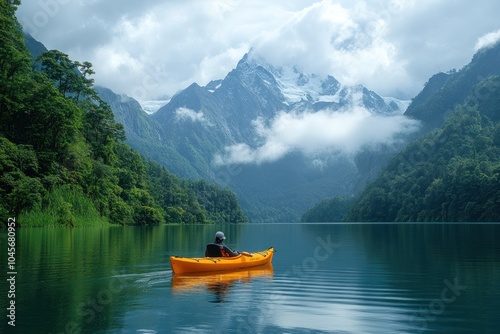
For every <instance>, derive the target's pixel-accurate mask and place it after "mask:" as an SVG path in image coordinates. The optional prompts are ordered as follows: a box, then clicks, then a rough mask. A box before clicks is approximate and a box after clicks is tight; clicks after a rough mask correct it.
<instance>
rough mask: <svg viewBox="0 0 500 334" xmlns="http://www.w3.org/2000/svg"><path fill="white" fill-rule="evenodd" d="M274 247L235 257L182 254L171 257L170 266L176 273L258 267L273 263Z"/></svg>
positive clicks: (243, 253)
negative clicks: (182, 255) (198, 256)
mask: <svg viewBox="0 0 500 334" xmlns="http://www.w3.org/2000/svg"><path fill="white" fill-rule="evenodd" d="M273 254H274V248H273V247H270V248H268V249H266V250H264V251H260V252H255V253H246V252H242V253H240V254H239V255H238V256H233V257H200V258H189V257H180V256H171V257H170V266H171V267H172V271H173V272H174V274H186V273H203V272H211V271H228V270H238V269H246V268H252V267H258V266H262V265H265V264H267V263H271V261H272V259H273Z"/></svg>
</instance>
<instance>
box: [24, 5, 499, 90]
mask: <svg viewBox="0 0 500 334" xmlns="http://www.w3.org/2000/svg"><path fill="white" fill-rule="evenodd" d="M22 2H23V4H22V5H21V7H20V8H19V11H18V14H17V16H18V19H19V21H20V22H21V24H22V25H23V26H24V28H25V30H26V31H27V32H29V33H31V34H32V35H33V36H34V37H35V38H36V39H37V40H39V41H40V42H42V43H43V44H45V46H46V47H47V48H49V49H59V50H61V51H63V52H65V53H67V54H69V56H70V57H71V58H72V59H74V60H79V61H85V60H88V61H90V62H92V63H93V64H94V69H95V70H96V72H97V73H96V75H95V79H96V83H98V84H100V85H104V86H106V87H109V88H111V89H113V90H114V91H115V92H117V93H126V94H128V95H131V96H133V97H135V98H138V99H155V98H159V97H162V96H171V95H173V94H174V93H175V92H176V91H178V90H180V89H183V88H185V87H187V86H188V85H189V84H191V83H192V82H197V83H199V84H201V85H204V84H206V83H208V82H209V81H210V80H213V79H221V78H224V77H225V75H226V74H227V73H228V72H229V71H230V70H231V69H232V68H234V67H235V66H236V64H237V62H238V60H240V59H241V58H242V57H243V55H244V54H245V53H246V52H248V50H249V49H250V48H251V47H253V48H254V49H255V51H256V52H257V53H259V54H261V55H262V56H264V57H265V58H266V59H267V60H268V61H269V62H271V63H273V64H277V65H280V64H285V63H286V64H294V65H297V66H299V67H301V68H302V69H303V70H304V71H305V72H309V73H317V74H325V73H328V74H331V75H333V76H334V77H336V78H337V79H338V80H339V81H340V82H342V83H345V84H363V85H365V86H367V87H368V88H369V89H371V90H374V91H375V92H377V93H378V94H380V95H382V96H393V97H397V98H400V99H409V98H412V97H414V96H415V95H416V94H417V93H418V92H419V91H420V90H421V89H422V86H423V84H424V83H425V82H426V81H427V79H428V78H429V77H430V76H431V75H432V74H434V73H436V72H438V71H447V70H450V69H452V68H457V69H459V68H461V67H463V66H464V65H466V64H467V63H468V62H469V61H470V59H471V58H472V55H473V54H474V52H475V50H476V48H477V46H478V42H479V41H480V39H481V38H482V37H483V36H485V35H487V34H488V33H491V34H490V35H488V38H493V37H495V36H496V37H498V35H499V33H498V32H499V29H500V20H499V13H500V1H492V0H476V1H470V0H456V1H453V0H447V1H446V0H441V1H439V0H419V1H416V0H415V1H413V0H373V1H370V0H366V1H352V0H337V1H333V0H332V1H330V0H324V1H313V0H297V1H296V0H293V1H291V0H273V1H269V0H213V1H212V0H178V1H170V0H30V1H28V0H23V1H22ZM495 32H496V33H495ZM482 40H483V41H484V40H485V38H483V39H482Z"/></svg>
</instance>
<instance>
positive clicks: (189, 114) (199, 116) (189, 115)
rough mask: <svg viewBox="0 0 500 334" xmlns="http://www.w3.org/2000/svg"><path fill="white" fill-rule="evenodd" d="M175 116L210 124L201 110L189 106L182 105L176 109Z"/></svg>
mask: <svg viewBox="0 0 500 334" xmlns="http://www.w3.org/2000/svg"><path fill="white" fill-rule="evenodd" d="M175 118H176V119H177V120H178V121H180V120H189V121H192V122H200V123H202V124H205V125H210V122H209V121H208V120H207V119H206V118H205V115H204V114H203V112H201V111H198V112H196V111H194V110H192V109H189V108H185V107H181V108H178V109H177V110H175Z"/></svg>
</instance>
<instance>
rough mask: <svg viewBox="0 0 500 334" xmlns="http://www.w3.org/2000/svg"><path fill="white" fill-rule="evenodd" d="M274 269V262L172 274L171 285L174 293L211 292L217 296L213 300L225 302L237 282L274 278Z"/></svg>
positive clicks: (244, 282) (245, 282) (246, 282)
mask: <svg viewBox="0 0 500 334" xmlns="http://www.w3.org/2000/svg"><path fill="white" fill-rule="evenodd" d="M273 275H274V269H273V266H272V264H270V263H269V264H266V265H264V266H260V267H254V268H250V269H246V270H237V271H228V272H217V273H202V274H185V275H172V280H171V285H172V291H173V293H174V294H191V293H197V292H205V291H207V292H209V293H211V294H213V295H214V296H215V299H214V300H213V302H215V303H221V302H225V301H226V298H227V296H228V294H229V291H230V290H231V287H232V286H233V285H234V284H235V283H243V284H248V283H251V282H252V280H253V279H255V278H265V279H272V278H273Z"/></svg>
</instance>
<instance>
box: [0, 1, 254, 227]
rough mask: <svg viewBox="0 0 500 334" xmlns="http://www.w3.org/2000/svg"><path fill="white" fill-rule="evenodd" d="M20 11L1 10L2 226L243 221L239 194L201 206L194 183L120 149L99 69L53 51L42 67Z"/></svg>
mask: <svg viewBox="0 0 500 334" xmlns="http://www.w3.org/2000/svg"><path fill="white" fill-rule="evenodd" d="M17 5H19V1H7V0H2V1H0V36H1V38H0V218H1V219H2V221H4V222H6V221H7V217H8V216H16V217H17V218H18V219H17V222H18V223H19V224H20V225H22V226H46V225H66V226H76V225H85V224H102V223H104V222H111V223H116V224H122V225H126V224H142V225H155V224H159V223H162V222H175V223H206V222H211V221H215V220H216V219H217V222H233V220H232V219H236V220H237V222H241V221H246V217H245V216H244V215H243V214H242V213H241V209H240V208H239V205H238V203H237V201H235V200H234V198H232V197H231V195H232V193H229V192H228V191H227V190H223V189H220V188H219V187H216V186H210V193H211V194H214V195H211V197H207V196H205V197H204V195H203V192H201V190H200V189H198V187H197V183H194V182H185V181H181V180H179V179H178V178H176V177H174V176H172V175H171V174H170V173H169V172H168V171H167V170H166V169H165V168H163V167H160V166H159V165H157V164H155V163H152V162H146V161H144V160H143V158H142V157H141V156H140V155H139V154H138V153H136V152H135V151H133V150H132V149H131V148H130V147H128V146H127V145H125V144H124V143H123V140H124V139H125V135H124V131H123V126H122V125H121V124H119V123H117V122H115V120H114V116H113V113H112V111H111V108H110V107H109V105H107V104H106V103H105V102H104V101H103V100H102V99H101V98H100V97H99V96H98V94H97V93H96V92H95V90H94V89H93V79H91V78H90V77H91V75H92V74H94V72H93V70H92V64H90V63H88V62H84V63H79V62H75V61H72V60H70V59H69V58H68V56H67V55H66V54H64V53H62V52H60V51H56V50H52V51H47V52H44V53H42V54H41V55H40V56H39V57H37V59H36V64H35V63H34V62H33V60H32V59H31V58H30V54H29V52H28V50H27V49H26V46H25V44H24V37H23V34H22V32H21V27H20V25H19V23H18V22H17V20H16V19H15V15H14V14H15V10H16V8H17ZM37 69H40V71H38V70H37ZM207 187H208V186H207ZM233 196H234V195H233ZM228 198H230V200H227V199H228ZM235 212H237V213H238V212H239V213H240V214H239V215H238V214H235Z"/></svg>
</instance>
